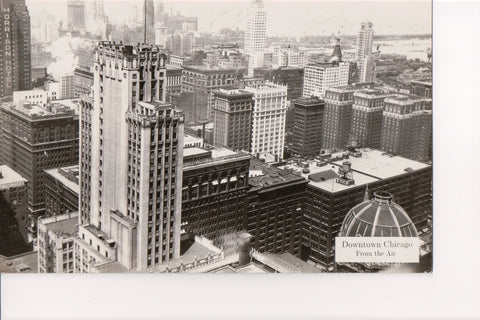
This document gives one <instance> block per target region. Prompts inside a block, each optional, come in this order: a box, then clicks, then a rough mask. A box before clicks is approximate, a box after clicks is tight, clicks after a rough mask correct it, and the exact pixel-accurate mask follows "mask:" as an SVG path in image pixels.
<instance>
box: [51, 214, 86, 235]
mask: <svg viewBox="0 0 480 320" xmlns="http://www.w3.org/2000/svg"><path fill="white" fill-rule="evenodd" d="M42 223H43V224H44V225H45V227H46V228H47V230H49V231H52V232H54V233H56V234H57V235H62V236H67V237H73V236H74V235H75V234H76V233H77V231H78V212H73V213H70V214H68V213H67V214H62V215H58V216H53V217H48V218H44V219H42Z"/></svg>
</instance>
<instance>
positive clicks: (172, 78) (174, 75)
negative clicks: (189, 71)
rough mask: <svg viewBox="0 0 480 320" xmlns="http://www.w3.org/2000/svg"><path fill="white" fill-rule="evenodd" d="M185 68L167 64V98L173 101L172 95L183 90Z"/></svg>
mask: <svg viewBox="0 0 480 320" xmlns="http://www.w3.org/2000/svg"><path fill="white" fill-rule="evenodd" d="M182 71H183V68H182V67H179V66H174V65H167V84H166V86H165V88H166V91H167V93H166V99H167V101H169V102H172V101H171V97H170V96H171V95H175V94H180V93H181V92H182V73H183V72H182Z"/></svg>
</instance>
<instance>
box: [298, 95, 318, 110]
mask: <svg viewBox="0 0 480 320" xmlns="http://www.w3.org/2000/svg"><path fill="white" fill-rule="evenodd" d="M293 102H294V104H296V105H300V106H304V107H316V106H318V105H321V104H324V103H325V102H324V100H323V99H320V98H319V97H315V96H312V97H301V98H298V99H296V100H294V101H293Z"/></svg>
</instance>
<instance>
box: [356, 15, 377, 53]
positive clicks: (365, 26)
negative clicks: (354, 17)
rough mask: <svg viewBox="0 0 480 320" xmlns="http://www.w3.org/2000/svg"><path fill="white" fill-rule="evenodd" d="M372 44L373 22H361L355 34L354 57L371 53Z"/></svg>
mask: <svg viewBox="0 0 480 320" xmlns="http://www.w3.org/2000/svg"><path fill="white" fill-rule="evenodd" d="M372 44H373V23H371V22H368V21H367V22H363V23H362V24H361V25H360V30H359V31H358V34H357V51H356V52H355V59H356V60H360V59H363V58H365V57H367V56H368V55H370V54H371V53H372Z"/></svg>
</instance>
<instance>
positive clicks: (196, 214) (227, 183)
mask: <svg viewBox="0 0 480 320" xmlns="http://www.w3.org/2000/svg"><path fill="white" fill-rule="evenodd" d="M249 164H250V155H248V154H246V153H236V152H233V151H231V150H228V149H225V148H217V149H213V150H210V151H207V150H204V149H199V148H188V149H185V150H184V163H183V191H182V231H184V232H185V233H187V234H189V235H198V236H205V237H207V238H208V239H210V240H213V241H214V243H216V244H218V245H221V243H222V241H223V239H225V237H228V236H229V235H231V234H234V233H235V232H238V231H240V230H241V227H242V219H243V214H244V213H245V209H246V196H247V190H248V168H249Z"/></svg>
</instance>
